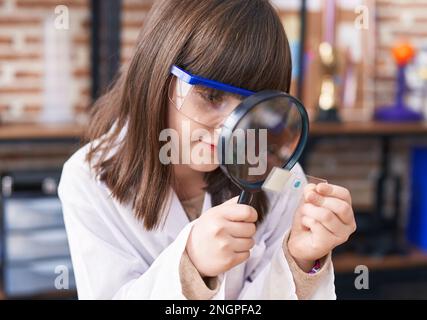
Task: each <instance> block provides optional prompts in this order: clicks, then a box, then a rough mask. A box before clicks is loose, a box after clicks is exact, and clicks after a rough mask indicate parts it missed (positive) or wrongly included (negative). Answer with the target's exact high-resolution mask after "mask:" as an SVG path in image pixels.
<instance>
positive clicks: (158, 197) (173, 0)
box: [87, 0, 292, 230]
mask: <svg viewBox="0 0 427 320" xmlns="http://www.w3.org/2000/svg"><path fill="white" fill-rule="evenodd" d="M174 64H175V65H178V66H180V67H182V68H184V69H186V70H187V71H189V72H191V73H193V74H197V75H200V76H203V77H206V78H209V79H214V80H217V81H220V82H224V83H228V84H231V85H234V86H238V87H242V88H246V89H248V90H253V91H259V90H264V89H273V90H274V89H275V90H281V91H286V92H289V87H290V82H291V69H292V65H291V57H290V49H289V44H288V40H287V37H286V34H285V31H284V29H283V25H282V24H281V21H280V18H279V16H278V15H277V12H276V11H275V9H274V8H273V7H272V5H271V4H270V3H269V1H267V0H159V1H155V4H154V6H153V8H152V9H151V11H150V13H149V16H148V20H147V21H146V22H145V24H144V26H143V28H142V30H141V33H140V35H139V37H138V40H137V45H136V48H135V51H134V54H133V56H132V59H131V61H130V63H129V65H128V66H127V67H126V69H125V70H123V71H122V72H121V73H120V74H119V75H118V77H117V79H116V81H115V82H114V84H113V85H112V87H111V88H110V89H109V91H108V92H107V93H106V94H105V95H103V96H102V97H101V98H100V99H98V101H97V102H96V103H95V106H94V108H93V114H92V117H91V122H90V126H89V131H88V134H87V139H88V140H89V141H92V142H93V141H95V140H96V141H97V143H96V144H95V143H92V144H91V146H90V149H89V152H88V154H87V161H88V162H89V163H90V164H91V167H92V169H93V170H95V172H96V174H97V175H98V176H99V177H100V178H101V180H102V181H103V182H105V184H106V185H107V186H108V188H109V189H110V190H111V194H112V196H113V197H114V198H116V199H117V200H118V201H119V202H120V203H127V202H129V201H131V203H132V206H133V210H134V213H135V215H136V217H137V218H138V219H139V220H142V221H143V224H144V227H145V228H146V229H147V230H152V229H155V228H157V227H158V226H159V224H160V221H161V219H162V217H161V213H162V212H166V210H164V209H165V208H166V205H167V202H168V201H167V200H168V195H169V193H170V189H169V188H170V187H171V182H172V180H173V179H172V178H173V177H172V174H173V173H172V167H171V166H170V165H169V166H168V165H163V164H162V163H161V162H160V161H159V151H160V148H161V142H160V141H159V135H160V132H161V131H162V130H163V129H165V128H167V116H168V84H169V83H170V81H171V79H172V78H171V75H170V68H171V66H172V65H174ZM113 125H114V127H113ZM125 125H126V126H127V130H126V132H125V134H124V136H123V137H122V139H121V140H120V144H118V145H117V144H116V143H115V142H116V141H118V138H119V134H120V132H121V130H122V128H123V127H124V126H125ZM107 133H108V134H107ZM113 148H115V149H114V153H113V154H112V155H111V151H112V150H113ZM205 180H206V182H207V188H206V191H208V192H209V193H211V195H212V206H215V205H218V204H220V203H222V202H223V201H225V200H227V199H229V198H231V197H233V196H236V195H238V194H239V192H240V190H239V188H237V187H236V186H235V185H234V184H233V183H232V182H231V181H230V180H229V179H228V178H227V177H226V176H225V175H224V174H223V173H222V171H221V169H220V168H218V169H217V170H215V171H213V172H210V173H207V174H205ZM252 205H253V206H254V207H255V209H257V211H258V215H259V220H258V221H259V222H260V221H262V220H263V218H264V215H265V214H266V212H267V211H268V201H267V198H266V195H265V194H264V193H263V192H260V193H258V194H256V195H255V197H254V199H253V201H252Z"/></svg>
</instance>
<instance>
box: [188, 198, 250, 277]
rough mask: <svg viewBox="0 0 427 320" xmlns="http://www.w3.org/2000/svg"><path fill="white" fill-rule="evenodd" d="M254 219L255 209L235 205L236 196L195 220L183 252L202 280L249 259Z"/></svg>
mask: <svg viewBox="0 0 427 320" xmlns="http://www.w3.org/2000/svg"><path fill="white" fill-rule="evenodd" d="M257 219H258V214H257V212H256V210H255V209H254V208H252V207H251V206H248V205H244V204H237V197H235V198H233V199H230V200H228V201H227V202H224V203H223V204H221V205H219V206H216V207H212V208H210V209H209V210H207V211H206V212H204V213H203V214H202V215H201V216H200V217H199V218H198V219H197V220H196V222H195V223H194V226H193V228H192V230H191V232H190V236H189V238H188V241H187V245H186V250H187V254H188V256H189V257H190V260H191V261H192V262H193V264H194V266H195V267H196V268H197V270H198V271H199V273H200V275H201V276H202V277H215V276H217V275H219V274H221V273H223V272H225V271H227V270H229V269H231V268H233V267H234V266H236V265H238V264H240V263H242V262H243V261H245V260H246V259H248V258H249V250H250V249H251V248H252V247H253V246H254V240H253V238H252V237H253V236H254V234H255V232H256V226H255V222H256V221H257Z"/></svg>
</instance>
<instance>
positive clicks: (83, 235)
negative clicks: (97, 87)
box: [58, 145, 336, 300]
mask: <svg viewBox="0 0 427 320" xmlns="http://www.w3.org/2000/svg"><path fill="white" fill-rule="evenodd" d="M87 150H88V145H86V146H85V147H83V148H81V149H80V150H78V151H77V152H76V153H75V154H74V155H73V156H72V157H71V158H70V159H69V160H68V161H67V162H66V163H65V165H64V169H63V173H62V177H61V181H60V185H59V189H58V193H59V197H60V199H61V201H62V204H63V212H64V221H65V225H66V230H67V234H68V239H69V245H70V250H71V257H72V262H73V267H74V273H75V278H76V283H77V290H78V296H79V298H80V299H185V296H184V295H183V294H182V290H181V282H180V279H179V264H180V260H181V255H182V253H183V252H184V250H185V245H186V242H187V238H188V236H189V233H190V230H191V227H192V225H193V224H194V221H193V222H191V223H190V222H189V220H188V218H187V215H186V213H185V211H184V209H183V207H182V206H181V203H180V201H179V199H178V198H177V196H176V194H175V192H174V191H173V189H172V188H171V193H172V194H171V195H172V201H171V207H170V209H169V212H168V214H167V217H166V219H165V223H164V227H163V228H162V229H159V230H155V231H146V230H145V229H144V228H143V224H142V223H141V222H140V221H138V220H137V219H136V218H135V217H134V214H133V212H132V208H131V206H130V205H122V204H120V203H118V201H116V200H115V199H114V198H113V197H112V196H111V195H110V191H109V189H108V188H107V187H106V186H105V184H104V183H102V182H100V181H99V180H97V179H96V178H95V177H94V176H93V175H92V173H91V172H89V166H88V164H87V163H86V162H85V161H84V157H85V154H86V152H87ZM293 170H294V171H298V172H300V173H302V170H301V167H300V166H299V165H297V166H295V168H294V169H293ZM269 199H270V201H271V206H270V210H269V212H268V214H267V215H266V218H265V220H264V221H263V223H262V224H260V225H259V226H258V228H257V231H256V235H255V242H256V244H255V246H254V247H253V249H252V250H251V255H250V258H249V259H248V260H247V261H246V262H244V263H242V264H240V265H238V266H236V267H234V268H233V269H231V270H229V271H228V272H226V273H225V274H222V275H220V277H219V279H220V283H221V284H220V289H219V291H218V292H217V294H216V295H215V296H214V297H213V299H218V300H222V299H297V295H296V293H295V291H296V290H295V284H294V280H293V277H292V273H291V271H290V268H289V265H288V263H287V260H286V258H285V256H284V254H283V250H282V247H281V246H282V242H283V239H284V236H286V235H285V233H286V231H287V230H289V229H290V226H291V222H292V218H293V215H294V213H295V210H296V207H297V206H298V203H299V200H298V199H295V197H292V194H290V193H283V194H281V195H274V196H271V195H269ZM210 202H211V196H210V194H209V193H206V196H205V200H204V204H203V211H202V212H204V211H205V210H207V209H208V208H210V207H211V204H210ZM335 297H336V296H335V287H334V274H333V268H332V266H331V267H330V268H329V270H328V272H327V275H326V276H325V277H323V278H322V282H321V283H320V285H319V287H318V288H317V289H316V291H315V293H314V295H313V296H312V298H313V299H335Z"/></svg>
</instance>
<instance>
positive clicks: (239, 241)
mask: <svg viewBox="0 0 427 320" xmlns="http://www.w3.org/2000/svg"><path fill="white" fill-rule="evenodd" d="M254 245H255V241H254V239H252V238H233V240H232V244H231V247H232V249H233V251H234V252H245V251H249V250H250V249H252V247H253V246H254Z"/></svg>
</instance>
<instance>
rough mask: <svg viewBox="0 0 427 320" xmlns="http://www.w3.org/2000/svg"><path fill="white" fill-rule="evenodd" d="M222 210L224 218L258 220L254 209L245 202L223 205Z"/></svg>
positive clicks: (244, 220) (241, 220) (237, 220)
mask: <svg viewBox="0 0 427 320" xmlns="http://www.w3.org/2000/svg"><path fill="white" fill-rule="evenodd" d="M223 210H224V211H223V216H224V218H225V219H227V220H229V221H236V222H252V223H255V222H256V221H257V220H258V213H257V212H256V210H255V209H254V208H253V207H251V206H248V205H246V204H231V205H229V206H224V208H223Z"/></svg>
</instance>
